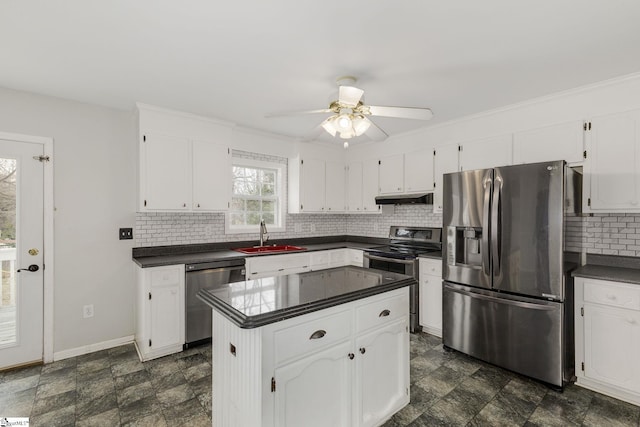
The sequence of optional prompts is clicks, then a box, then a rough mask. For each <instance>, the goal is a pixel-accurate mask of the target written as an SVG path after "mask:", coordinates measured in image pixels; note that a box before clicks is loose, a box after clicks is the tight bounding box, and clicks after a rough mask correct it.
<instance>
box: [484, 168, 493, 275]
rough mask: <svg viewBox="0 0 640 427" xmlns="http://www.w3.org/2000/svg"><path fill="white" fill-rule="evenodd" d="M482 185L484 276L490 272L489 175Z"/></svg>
mask: <svg viewBox="0 0 640 427" xmlns="http://www.w3.org/2000/svg"><path fill="white" fill-rule="evenodd" d="M482 186H483V187H484V203H483V205H482V272H483V273H484V275H485V276H489V274H491V270H490V267H491V264H490V263H489V232H490V231H489V230H490V228H489V215H490V212H491V176H490V175H489V176H487V177H485V179H484V180H483V182H482Z"/></svg>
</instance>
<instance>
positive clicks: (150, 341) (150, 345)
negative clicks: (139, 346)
mask: <svg viewBox="0 0 640 427" xmlns="http://www.w3.org/2000/svg"><path fill="white" fill-rule="evenodd" d="M149 347H151V339H149Z"/></svg>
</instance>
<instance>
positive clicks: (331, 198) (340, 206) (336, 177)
mask: <svg viewBox="0 0 640 427" xmlns="http://www.w3.org/2000/svg"><path fill="white" fill-rule="evenodd" d="M325 168H326V169H325V196H324V197H325V207H326V209H325V210H326V211H328V212H344V210H345V208H344V202H345V196H346V190H345V185H346V183H345V170H344V163H342V162H327V163H326V166H325Z"/></svg>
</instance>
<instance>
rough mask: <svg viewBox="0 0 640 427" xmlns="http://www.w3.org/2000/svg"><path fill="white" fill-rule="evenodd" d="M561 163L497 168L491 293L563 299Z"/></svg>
mask: <svg viewBox="0 0 640 427" xmlns="http://www.w3.org/2000/svg"><path fill="white" fill-rule="evenodd" d="M563 186H564V161H557V162H545V163H534V164H530V165H518V166H508V167H503V168H496V169H495V170H494V177H493V196H492V212H491V227H492V228H491V261H492V265H493V274H494V278H493V288H494V289H495V290H500V291H505V292H510V293H515V294H519V295H525V296H534V297H542V298H550V299H554V300H559V301H563V300H564V297H565V295H564V289H563V286H562V276H563V269H562V260H563V258H562V251H563V218H564V217H563V201H564V197H563Z"/></svg>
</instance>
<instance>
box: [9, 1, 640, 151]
mask: <svg viewBox="0 0 640 427" xmlns="http://www.w3.org/2000/svg"><path fill="white" fill-rule="evenodd" d="M0 60H1V63H0V64H1V65H0V86H3V87H7V88H13V89H18V90H25V91H30V92H36V93H41V94H46V95H52V96H57V97H62V98H68V99H73V100H78V101H82V102H87V103H92V104H99V105H104V106H109V107H115V108H120V109H132V108H133V106H134V103H135V102H136V101H141V102H144V103H148V104H153V105H158V106H163V107H167V108H172V109H177V110H181V111H189V112H193V113H197V114H201V115H206V116H211V117H216V118H220V119H223V120H228V121H231V122H234V123H237V124H238V125H242V126H247V127H251V128H254V129H259V130H264V131H268V132H274V133H278V134H283V135H289V136H294V137H303V136H304V135H306V134H308V133H309V132H310V131H311V130H312V129H313V128H314V127H315V126H316V125H317V124H318V123H320V121H321V120H322V119H323V118H324V116H296V117H286V118H269V119H267V118H265V117H264V116H265V114H267V113H273V112H280V111H289V110H306V109H318V108H325V107H326V106H327V105H328V101H329V98H330V95H331V94H332V92H334V91H335V89H336V87H335V79H336V77H338V76H342V75H345V74H351V75H354V76H357V77H358V78H359V81H358V84H357V86H358V87H361V88H362V89H364V90H365V97H366V101H367V103H368V104H374V105H394V106H413V107H430V108H431V109H432V110H433V112H434V114H435V117H434V119H432V120H431V121H430V122H417V121H412V120H403V119H391V118H376V119H374V121H375V122H376V123H377V124H378V125H379V126H380V127H382V128H383V129H384V130H385V131H386V132H387V133H389V134H390V135H393V134H398V133H402V132H406V131H409V130H413V129H416V128H417V127H422V126H430V125H433V124H436V123H441V122H443V121H448V120H452V119H455V118H459V117H462V116H466V115H469V114H473V113H477V112H481V111H486V110H489V109H493V108H498V107H501V106H505V105H509V104H513V103H517V102H519V101H524V100H527V99H531V98H535V97H539V96H543V95H547V94H550V93H554V92H558V91H562V90H565V89H571V88H574V87H578V86H582V85H585V84H589V83H593V82H597V81H601V80H606V79H609V78H614V77H618V76H621V75H625V74H630V73H634V72H638V71H640V1H637V0H615V1H607V0H562V1H558V0H536V1H534V0H528V1H513V0H483V1H472V0H467V1H464V0H438V1H435V0H395V1H393V0H373V1H372V0H322V1H313V0H270V1H266V0H249V1H247V0H235V1H225V2H222V1H211V0H186V1H175V0H103V1H98V0H56V1H51V0H38V1H25V0H2V1H1V2H0ZM361 138H365V139H366V137H361Z"/></svg>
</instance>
